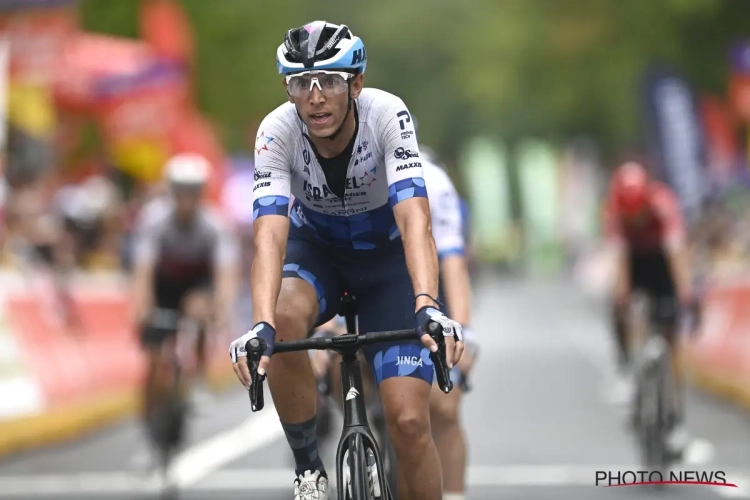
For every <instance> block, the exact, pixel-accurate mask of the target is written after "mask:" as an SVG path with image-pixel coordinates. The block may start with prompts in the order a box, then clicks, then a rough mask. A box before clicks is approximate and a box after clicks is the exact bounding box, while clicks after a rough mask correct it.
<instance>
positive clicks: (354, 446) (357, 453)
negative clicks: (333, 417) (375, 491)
mask: <svg viewBox="0 0 750 500" xmlns="http://www.w3.org/2000/svg"><path fill="white" fill-rule="evenodd" d="M348 441H349V442H348V444H347V448H348V450H349V456H348V458H349V463H348V464H343V466H342V469H343V468H344V467H348V468H349V481H350V482H351V495H350V492H349V488H347V485H346V484H345V485H344V498H346V499H348V500H374V499H373V496H372V489H371V488H370V473H369V470H368V467H367V453H366V450H365V445H364V442H363V440H362V436H361V435H360V434H358V433H355V434H354V435H352V436H351V437H349V440H348ZM339 496H341V495H339Z"/></svg>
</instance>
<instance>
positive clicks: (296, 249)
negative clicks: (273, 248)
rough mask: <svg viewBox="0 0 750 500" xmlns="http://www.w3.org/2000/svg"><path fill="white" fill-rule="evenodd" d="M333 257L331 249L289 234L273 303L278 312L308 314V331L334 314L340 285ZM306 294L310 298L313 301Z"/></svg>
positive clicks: (337, 307)
mask: <svg viewBox="0 0 750 500" xmlns="http://www.w3.org/2000/svg"><path fill="white" fill-rule="evenodd" d="M334 258H335V256H333V255H331V251H330V249H326V248H322V247H321V246H319V245H317V244H315V243H311V242H308V241H304V240H299V239H293V238H289V240H288V241H287V247H286V258H285V260H284V270H283V273H282V282H281V292H280V293H279V300H278V303H277V306H276V314H277V316H278V315H280V314H281V315H298V314H303V315H305V316H308V317H309V318H310V321H309V322H310V323H311V324H309V325H308V328H307V332H310V331H312V329H313V328H314V327H315V326H317V325H321V324H323V323H325V322H327V321H329V320H330V319H331V318H333V317H334V316H335V315H336V313H337V312H338V309H339V301H340V300H341V294H342V292H343V288H342V284H341V280H340V279H339V277H338V275H337V273H336V269H335V268H334V266H333V264H332V259H334ZM308 297H310V298H312V303H310V300H308Z"/></svg>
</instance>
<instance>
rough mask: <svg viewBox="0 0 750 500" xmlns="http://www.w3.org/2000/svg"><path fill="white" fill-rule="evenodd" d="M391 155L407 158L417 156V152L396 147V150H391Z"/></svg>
mask: <svg viewBox="0 0 750 500" xmlns="http://www.w3.org/2000/svg"><path fill="white" fill-rule="evenodd" d="M393 156H394V158H397V159H399V160H408V159H409V158H417V157H419V153H415V152H413V151H412V150H410V149H404V148H396V151H394V152H393Z"/></svg>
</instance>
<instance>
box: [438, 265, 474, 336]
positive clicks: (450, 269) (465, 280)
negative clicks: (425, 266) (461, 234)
mask: <svg viewBox="0 0 750 500" xmlns="http://www.w3.org/2000/svg"><path fill="white" fill-rule="evenodd" d="M440 267H441V270H442V275H443V281H444V283H445V286H444V287H443V288H444V289H445V300H446V302H447V303H448V309H449V310H448V314H449V316H450V318H451V319H453V320H455V321H458V322H459V323H461V324H462V325H469V324H470V316H471V306H470V304H471V284H470V282H469V268H468V265H467V262H466V257H465V256H463V255H459V254H453V255H446V256H445V257H443V259H442V261H441V264H440Z"/></svg>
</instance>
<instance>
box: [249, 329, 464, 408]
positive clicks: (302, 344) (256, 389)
mask: <svg viewBox="0 0 750 500" xmlns="http://www.w3.org/2000/svg"><path fill="white" fill-rule="evenodd" d="M427 331H428V332H429V334H430V337H432V340H434V341H435V343H436V344H437V346H438V350H437V352H430V359H431V360H432V364H433V366H434V367H435V375H436V377H437V383H438V386H439V387H440V390H441V391H443V392H444V393H446V394H448V393H449V392H451V390H453V382H452V381H451V378H450V370H449V369H448V363H447V362H446V359H445V337H444V336H443V329H442V327H441V326H440V324H439V323H436V322H434V321H431V322H429V324H428V325H427ZM415 339H419V335H418V334H417V332H416V331H415V330H413V329H412V330H396V331H392V332H371V333H365V334H363V335H357V334H355V333H347V334H345V335H340V336H338V337H313V338H309V339H304V340H293V341H291V342H279V343H278V344H276V345H275V347H274V354H278V353H283V352H296V351H309V350H318V351H321V350H327V349H331V350H334V351H342V350H345V349H358V348H360V347H362V346H365V345H371V344H378V343H381V342H398V341H402V340H415ZM245 350H246V351H247V363H248V368H249V369H250V377H251V381H252V384H251V386H250V407H251V409H252V411H254V412H257V411H260V410H262V409H263V406H264V399H263V381H264V380H265V379H266V376H265V375H259V374H258V364H259V363H260V358H261V356H263V353H264V352H265V350H266V342H265V341H264V340H263V339H260V338H255V339H250V340H248V341H247V343H246V344H245Z"/></svg>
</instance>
